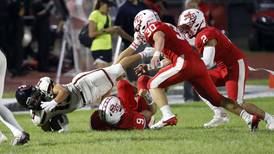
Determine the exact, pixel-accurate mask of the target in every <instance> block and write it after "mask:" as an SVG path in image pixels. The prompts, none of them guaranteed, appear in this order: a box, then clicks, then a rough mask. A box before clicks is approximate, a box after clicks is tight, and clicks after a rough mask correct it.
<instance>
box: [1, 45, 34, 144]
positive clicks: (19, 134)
mask: <svg viewBox="0 0 274 154" xmlns="http://www.w3.org/2000/svg"><path fill="white" fill-rule="evenodd" d="M6 70H7V60H6V57H5V55H4V54H3V52H2V51H1V50H0V121H2V122H3V124H4V125H6V126H7V127H8V128H9V129H10V131H11V132H12V134H13V136H14V139H13V141H12V145H22V144H25V143H27V142H28V141H29V139H30V137H29V134H28V133H27V132H25V131H24V129H23V128H22V127H21V126H20V125H19V124H18V123H17V121H16V119H15V118H14V116H13V114H12V112H11V111H10V110H9V109H8V108H7V107H6V106H4V104H3V103H2V95H3V91H4V83H5V76H6ZM6 140H7V137H6V136H5V135H4V134H3V133H2V132H1V131H0V144H1V143H3V142H5V141H6Z"/></svg>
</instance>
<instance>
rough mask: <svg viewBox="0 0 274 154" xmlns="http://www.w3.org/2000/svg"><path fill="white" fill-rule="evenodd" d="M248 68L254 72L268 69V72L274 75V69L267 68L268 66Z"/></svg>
mask: <svg viewBox="0 0 274 154" xmlns="http://www.w3.org/2000/svg"><path fill="white" fill-rule="evenodd" d="M248 69H249V71H252V72H258V71H266V72H268V73H270V74H272V75H274V71H272V70H269V69H266V68H253V67H250V66H248Z"/></svg>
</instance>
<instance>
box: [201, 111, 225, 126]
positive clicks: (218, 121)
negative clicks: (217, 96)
mask: <svg viewBox="0 0 274 154" xmlns="http://www.w3.org/2000/svg"><path fill="white" fill-rule="evenodd" d="M228 122H229V118H228V116H227V114H225V115H223V116H214V117H213V119H211V120H210V121H209V122H208V123H205V124H204V127H205V128H213V127H218V126H220V125H223V124H226V123H228Z"/></svg>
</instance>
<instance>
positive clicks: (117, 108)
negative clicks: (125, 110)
mask: <svg viewBox="0 0 274 154" xmlns="http://www.w3.org/2000/svg"><path fill="white" fill-rule="evenodd" d="M109 110H110V112H111V113H115V112H118V111H120V110H121V106H120V105H119V104H111V106H110V107H109Z"/></svg>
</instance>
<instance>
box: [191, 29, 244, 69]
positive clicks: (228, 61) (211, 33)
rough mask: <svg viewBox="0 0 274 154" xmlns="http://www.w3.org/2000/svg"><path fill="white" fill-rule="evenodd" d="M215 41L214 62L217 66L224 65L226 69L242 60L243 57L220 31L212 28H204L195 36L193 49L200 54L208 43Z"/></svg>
mask: <svg viewBox="0 0 274 154" xmlns="http://www.w3.org/2000/svg"><path fill="white" fill-rule="evenodd" d="M212 39H216V40H217V45H216V46H215V57H214V61H215V62H216V64H217V65H219V64H220V63H223V64H225V65H226V66H227V67H229V66H231V65H233V64H235V63H237V60H239V59H243V58H244V55H243V53H242V52H241V50H240V49H239V48H237V47H236V46H235V45H234V44H233V43H232V42H231V41H230V40H229V39H228V38H227V37H226V36H225V35H224V34H223V33H222V32H221V31H220V30H218V29H217V28H214V27H209V26H208V27H205V28H204V29H202V30H201V31H200V32H199V33H198V34H197V36H196V39H195V47H196V48H197V49H198V51H199V53H200V54H203V50H204V47H205V45H206V44H207V42H208V41H210V40H212Z"/></svg>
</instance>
